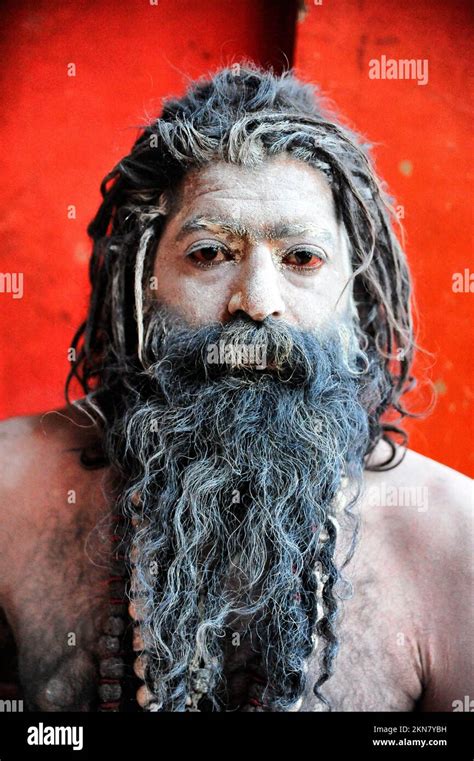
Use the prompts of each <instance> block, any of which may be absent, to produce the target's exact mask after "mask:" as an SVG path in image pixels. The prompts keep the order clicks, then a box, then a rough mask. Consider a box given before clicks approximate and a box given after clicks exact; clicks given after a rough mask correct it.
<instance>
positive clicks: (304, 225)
mask: <svg viewBox="0 0 474 761" xmlns="http://www.w3.org/2000/svg"><path fill="white" fill-rule="evenodd" d="M198 217H199V218H202V220H210V221H211V222H212V221H214V222H216V223H214V224H207V223H206V222H205V221H202V220H201V222H200V225H201V226H202V229H194V230H187V226H188V224H189V222H190V221H191V220H193V221H194V222H195V220H196V218H198ZM218 220H222V223H221V224H219V223H218ZM290 226H291V227H292V228H294V229H283V228H284V227H287V228H290ZM230 227H234V228H236V229H235V230H234V231H232V230H231V229H229V228H230ZM215 246H218V247H219V248H218V249H216V250H215V251H214V252H212V247H215ZM204 267H206V268H204ZM154 276H155V278H156V282H157V287H156V289H155V294H156V297H157V298H158V300H160V301H162V302H164V303H166V304H167V305H169V306H172V307H176V308H178V309H179V310H180V311H181V313H182V314H183V316H184V317H185V318H186V319H187V320H188V321H189V322H190V323H191V324H193V325H204V324H208V323H209V322H211V321H221V322H226V321H228V320H230V319H231V318H232V316H233V315H235V314H236V312H238V311H241V312H245V313H246V314H247V315H248V316H249V317H251V318H252V319H254V320H257V321H261V320H264V319H265V318H266V317H270V316H271V317H274V318H277V319H282V320H285V321H286V322H288V323H290V324H291V325H294V326H297V327H299V328H307V329H313V330H319V329H322V328H324V327H325V326H328V325H330V324H331V323H334V321H335V320H336V319H337V320H340V319H344V318H345V319H347V318H348V316H349V315H350V314H351V310H352V300H351V290H350V284H349V285H348V281H349V279H350V276H351V265H350V258H349V251H348V242H347V236H346V234H345V230H344V227H343V225H342V224H339V223H338V221H337V219H336V211H335V205H334V200H333V197H332V193H331V189H330V187H329V184H328V182H327V180H326V178H325V177H324V175H323V173H322V172H320V171H319V170H317V169H314V168H312V167H310V166H308V165H306V164H304V163H303V162H301V161H297V160H295V159H292V158H290V157H288V156H277V157H274V158H272V159H269V160H267V161H265V162H264V164H263V165H262V166H259V167H258V168H248V167H242V166H237V165H234V164H228V163H225V162H216V163H214V164H210V165H209V166H208V167H206V168H205V169H204V170H201V171H199V170H194V171H192V172H190V173H189V174H188V175H187V176H186V178H185V180H184V183H183V186H182V187H181V189H180V201H179V204H178V209H177V210H176V209H175V210H174V213H173V214H171V215H170V217H169V218H168V220H167V223H166V226H165V229H164V231H163V234H162V236H161V237H160V241H159V243H158V247H157V252H156V258H155V267H154ZM346 286H347V287H346Z"/></svg>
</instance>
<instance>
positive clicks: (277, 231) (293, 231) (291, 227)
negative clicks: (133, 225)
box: [176, 216, 334, 244]
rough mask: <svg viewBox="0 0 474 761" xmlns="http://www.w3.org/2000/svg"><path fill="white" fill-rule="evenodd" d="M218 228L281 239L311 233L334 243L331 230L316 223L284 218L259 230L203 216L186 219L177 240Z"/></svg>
mask: <svg viewBox="0 0 474 761" xmlns="http://www.w3.org/2000/svg"><path fill="white" fill-rule="evenodd" d="M216 228H219V232H223V233H225V234H227V235H230V236H232V237H234V238H249V239H253V240H259V239H262V238H265V239H269V240H281V239H282V238H296V237H297V236H300V235H304V234H305V233H309V234H310V235H313V236H314V237H315V238H318V239H319V240H320V241H321V242H322V243H330V244H331V243H334V236H333V235H332V233H330V232H329V230H324V229H322V228H319V227H316V226H314V225H308V224H303V223H298V222H291V221H284V220H282V221H280V222H277V223H276V224H274V225H265V226H264V228H263V230H257V229H253V228H251V227H248V226H247V225H243V224H242V223H239V222H232V221H230V220H229V219H227V218H223V217H203V216H196V217H191V218H190V219H188V220H186V222H184V224H183V226H182V227H181V230H180V231H179V233H178V234H177V236H176V241H177V242H178V241H180V240H182V239H183V238H184V237H186V235H189V234H191V233H193V232H197V231H199V230H209V231H213V232H216Z"/></svg>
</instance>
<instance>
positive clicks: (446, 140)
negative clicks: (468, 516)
mask: <svg viewBox="0 0 474 761" xmlns="http://www.w3.org/2000/svg"><path fill="white" fill-rule="evenodd" d="M306 5H307V11H308V12H307V14H306V16H305V17H304V18H303V19H302V20H300V23H299V24H298V25H297V34H296V52H295V61H294V63H295V67H296V69H297V72H298V73H299V74H300V75H301V76H303V77H304V78H307V79H309V80H311V81H314V82H318V83H319V84H320V85H321V87H322V89H323V92H325V93H326V94H327V95H330V97H331V98H332V99H333V100H334V102H335V103H336V104H337V107H338V108H339V109H340V110H341V112H342V113H344V114H345V115H346V117H347V118H348V121H349V124H351V125H352V126H355V127H356V128H358V129H359V131H362V132H363V133H364V134H365V135H366V137H367V138H368V139H369V140H370V141H371V142H373V143H375V144H376V146H375V153H374V155H375V158H376V165H377V168H378V171H379V174H381V175H382V177H383V178H384V179H385V180H386V181H387V183H388V185H389V188H390V190H391V191H392V193H393V194H394V195H395V197H396V198H397V201H398V203H399V204H401V205H403V207H404V212H405V218H404V219H403V220H402V223H403V225H404V227H405V233H406V250H407V253H408V259H409V262H410V266H411V270H412V274H413V278H414V285H415V296H416V303H417V311H418V323H419V331H418V340H419V343H420V344H421V346H422V347H423V348H424V349H426V350H427V351H429V352H432V356H430V355H420V357H419V361H418V362H417V365H416V370H417V372H418V374H419V375H420V376H421V377H426V372H427V371H429V377H430V378H431V380H432V381H433V383H434V384H435V387H436V390H437V403H436V407H435V410H434V412H433V413H432V414H431V415H430V416H429V417H427V418H426V419H424V420H423V421H419V420H418V421H415V422H410V424H409V425H408V426H407V428H408V429H409V431H410V434H411V436H410V445H411V447H412V448H413V449H416V450H417V451H419V452H421V453H422V454H425V455H427V456H429V457H432V458H433V459H435V460H439V461H440V462H443V463H445V464H446V465H450V466H451V467H453V468H456V469H458V470H461V471H463V472H464V473H467V474H469V475H474V455H473V447H472V433H471V429H472V423H473V417H472V411H473V404H472V403H473V398H474V391H473V388H472V384H471V378H470V372H469V371H470V369H471V368H472V328H471V325H472V299H473V295H472V294H470V293H469V292H467V293H466V292H464V293H454V292H453V290H452V284H453V273H455V272H461V273H463V272H464V270H465V268H469V266H470V265H471V271H472V270H473V268H472V223H473V218H472V161H473V157H474V156H473V143H472V137H471V133H472V105H471V106H470V104H469V95H471V96H472V87H471V89H470V88H469V83H470V71H472V67H473V60H472V59H473V57H472V53H471V50H472V44H471V45H469V38H470V36H472V14H471V13H470V10H469V8H470V5H471V4H470V3H469V2H462V1H461V0H449V2H445V0H410V2H408V3H402V2H397V3H392V2H388V0H383V2H380V0H359V1H358V2H357V0H323V4H322V5H315V4H314V3H313V2H312V1H311V0H309V2H307V4H306ZM301 15H303V14H301ZM300 18H301V17H300ZM381 55H385V56H386V58H387V59H389V58H392V59H397V60H398V59H411V58H414V59H428V74H429V78H428V84H426V85H418V84H417V82H416V81H410V80H393V79H385V80H383V79H380V80H376V79H369V77H368V71H369V61H370V60H371V59H376V58H379V59H380V56H381ZM471 82H472V80H471ZM471 103H472V99H471ZM426 391H428V389H426ZM428 396H429V394H427V393H425V394H424V400H426V398H427V397H428ZM421 401H422V399H421V398H419V399H418V400H416V403H417V407H419V406H420V404H421ZM425 404H426V402H425Z"/></svg>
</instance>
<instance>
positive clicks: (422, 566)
mask: <svg viewBox="0 0 474 761" xmlns="http://www.w3.org/2000/svg"><path fill="white" fill-rule="evenodd" d="M379 454H380V453H379ZM362 504H363V506H362V510H361V512H362V516H363V520H365V523H366V526H368V529H369V534H371V535H372V539H371V542H373V544H376V545H377V547H378V548H379V551H380V553H381V556H382V557H383V559H384V561H385V559H386V563H387V567H388V568H389V570H390V574H391V575H392V576H395V577H398V578H399V579H400V582H399V584H400V588H401V590H404V599H405V600H406V601H407V602H408V604H409V605H410V606H411V609H410V613H411V620H412V624H413V631H414V636H415V637H416V639H417V647H418V651H419V654H420V659H421V670H422V674H423V683H424V688H425V689H424V698H423V704H422V710H429V711H435V710H441V711H452V710H453V706H454V705H455V702H456V701H457V700H462V699H463V698H464V696H465V695H469V694H471V695H472V694H473V691H474V683H473V682H474V674H473V664H472V657H471V647H472V642H471V638H472V631H473V630H474V609H473V592H474V574H473V558H474V542H473V528H474V513H473V482H472V480H471V479H470V478H468V477H467V476H465V475H463V474H461V473H458V472H457V471H455V470H452V469H451V468H449V467H447V466H445V465H442V464H440V463H438V462H435V461H434V460H431V459H429V458H427V457H424V456H422V455H420V454H418V453H416V452H413V451H410V450H408V451H407V452H406V454H405V457H404V459H403V461H402V462H401V463H400V464H399V465H398V466H397V467H396V468H394V469H392V470H388V471H381V472H367V473H366V478H365V489H364V496H363V502H362Z"/></svg>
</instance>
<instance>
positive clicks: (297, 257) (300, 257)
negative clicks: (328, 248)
mask: <svg viewBox="0 0 474 761" xmlns="http://www.w3.org/2000/svg"><path fill="white" fill-rule="evenodd" d="M283 262H284V263H285V264H289V265H290V266H292V267H294V268H297V269H306V270H307V269H311V270H316V269H319V267H321V266H322V265H323V264H324V259H323V257H322V255H319V254H317V253H316V252H315V251H310V250H309V249H300V250H299V251H290V253H289V254H287V255H286V256H285V257H284V259H283Z"/></svg>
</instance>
